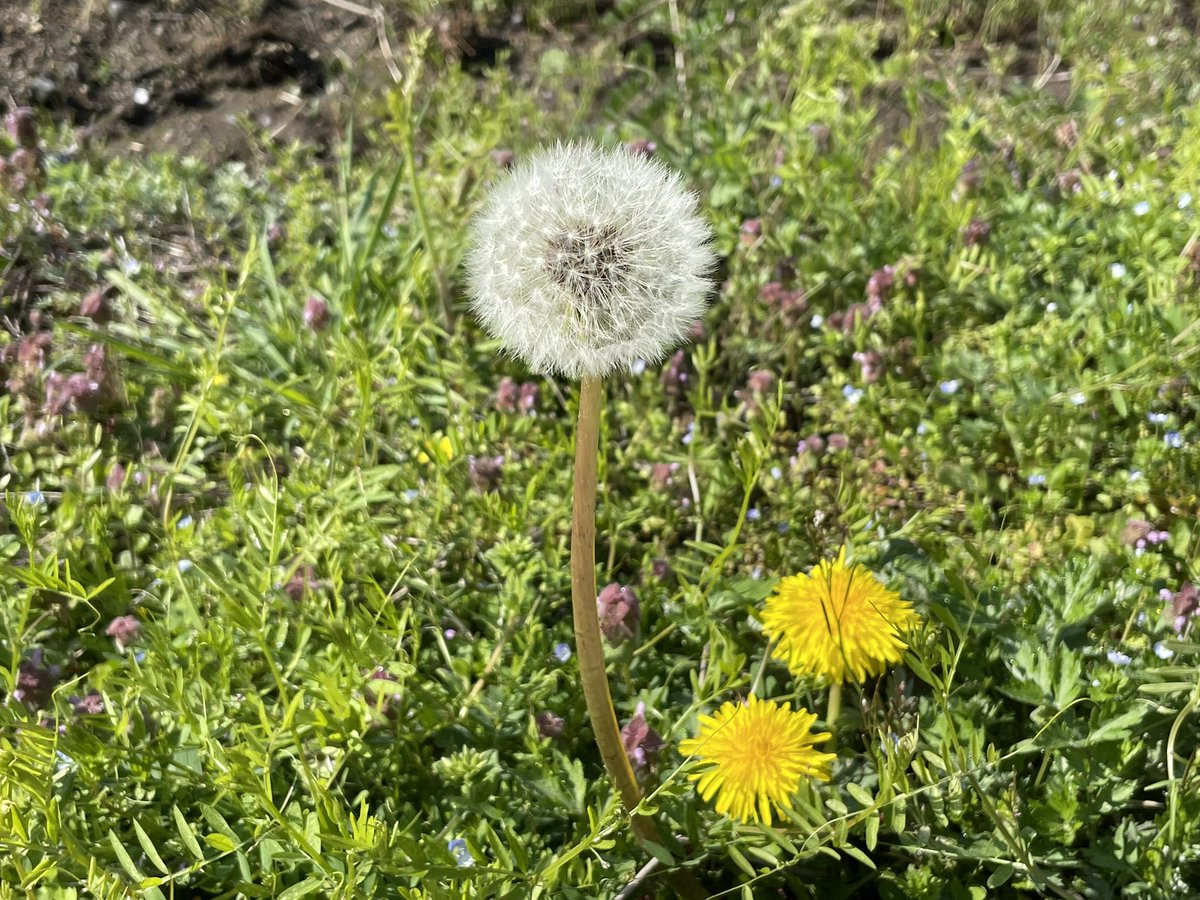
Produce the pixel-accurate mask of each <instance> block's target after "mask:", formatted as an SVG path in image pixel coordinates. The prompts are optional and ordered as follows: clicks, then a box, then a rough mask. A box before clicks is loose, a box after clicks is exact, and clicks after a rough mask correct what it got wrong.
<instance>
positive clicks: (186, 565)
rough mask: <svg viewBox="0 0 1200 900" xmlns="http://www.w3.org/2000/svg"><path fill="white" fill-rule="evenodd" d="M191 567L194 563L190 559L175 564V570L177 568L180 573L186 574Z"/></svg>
mask: <svg viewBox="0 0 1200 900" xmlns="http://www.w3.org/2000/svg"><path fill="white" fill-rule="evenodd" d="M193 565H194V563H193V562H192V561H191V560H190V559H181V560H180V561H179V562H177V563H175V568H177V569H178V570H179V571H180V572H186V571H187V570H188V569H190V568H191V567H192V566H193Z"/></svg>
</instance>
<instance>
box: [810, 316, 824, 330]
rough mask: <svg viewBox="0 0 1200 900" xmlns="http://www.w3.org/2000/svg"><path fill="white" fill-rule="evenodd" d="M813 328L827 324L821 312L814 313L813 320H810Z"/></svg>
mask: <svg viewBox="0 0 1200 900" xmlns="http://www.w3.org/2000/svg"><path fill="white" fill-rule="evenodd" d="M810 324H811V325H812V327H813V328H820V327H821V326H822V325H824V324H825V317H824V316H823V315H821V314H820V313H813V317H812V321H811V322H810Z"/></svg>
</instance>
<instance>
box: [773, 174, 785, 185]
mask: <svg viewBox="0 0 1200 900" xmlns="http://www.w3.org/2000/svg"><path fill="white" fill-rule="evenodd" d="M782 184H783V178H781V177H780V176H778V175H772V176H771V187H780V186H781V185H782Z"/></svg>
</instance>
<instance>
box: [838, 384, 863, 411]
mask: <svg viewBox="0 0 1200 900" xmlns="http://www.w3.org/2000/svg"><path fill="white" fill-rule="evenodd" d="M862 395H863V391H862V388H856V387H855V386H854V385H852V384H848V385H846V386H845V387H843V388H842V396H843V397H845V398H846V402H847V403H849V404H850V405H851V406H854V405H855V404H856V403H858V401H859V400H861V399H862Z"/></svg>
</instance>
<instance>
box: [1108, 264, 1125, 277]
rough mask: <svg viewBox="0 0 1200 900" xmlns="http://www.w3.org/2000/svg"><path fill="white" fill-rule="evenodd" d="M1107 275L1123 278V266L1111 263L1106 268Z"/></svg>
mask: <svg viewBox="0 0 1200 900" xmlns="http://www.w3.org/2000/svg"><path fill="white" fill-rule="evenodd" d="M1108 274H1109V275H1111V276H1112V277H1113V278H1124V277H1125V266H1123V265H1122V264H1121V263H1113V264H1112V265H1111V266H1109V267H1108Z"/></svg>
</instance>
